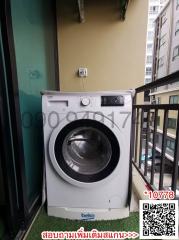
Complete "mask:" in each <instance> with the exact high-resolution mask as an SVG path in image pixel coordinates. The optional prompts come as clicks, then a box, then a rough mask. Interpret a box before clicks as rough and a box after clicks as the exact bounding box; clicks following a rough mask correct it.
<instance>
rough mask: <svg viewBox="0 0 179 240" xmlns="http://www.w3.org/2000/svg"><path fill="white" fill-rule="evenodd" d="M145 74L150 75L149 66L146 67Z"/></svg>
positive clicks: (150, 69)
mask: <svg viewBox="0 0 179 240" xmlns="http://www.w3.org/2000/svg"><path fill="white" fill-rule="evenodd" d="M145 74H146V75H151V74H152V68H151V67H146V69H145Z"/></svg>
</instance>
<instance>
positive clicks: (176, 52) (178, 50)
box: [172, 45, 179, 61]
mask: <svg viewBox="0 0 179 240" xmlns="http://www.w3.org/2000/svg"><path fill="white" fill-rule="evenodd" d="M178 56H179V45H178V46H176V47H175V48H174V49H173V58H172V61H175V58H177V57H178Z"/></svg>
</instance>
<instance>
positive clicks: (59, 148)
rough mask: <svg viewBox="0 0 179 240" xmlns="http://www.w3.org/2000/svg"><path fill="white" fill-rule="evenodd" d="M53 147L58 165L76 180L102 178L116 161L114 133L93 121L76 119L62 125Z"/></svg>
mask: <svg viewBox="0 0 179 240" xmlns="http://www.w3.org/2000/svg"><path fill="white" fill-rule="evenodd" d="M54 150H55V157H56V160H57V162H58V164H59V166H60V168H61V169H62V170H63V171H64V172H65V173H66V174H67V175H69V176H70V177H71V178H73V179H76V180H78V181H80V182H96V181H99V180H102V179H104V178H105V177H107V176H108V175H109V174H111V173H112V171H113V170H114V169H115V167H116V166H117V163H118V161H119V143H118V141H117V138H116V136H115V135H114V133H113V132H112V131H111V130H110V129H109V128H108V127H106V126H105V125H104V124H102V123H100V122H97V121H94V120H88V119H85V120H77V121H74V122H71V123H69V124H68V125H66V126H65V127H64V128H63V129H62V130H61V131H60V132H59V134H58V136H57V138H56V142H55V149H54Z"/></svg>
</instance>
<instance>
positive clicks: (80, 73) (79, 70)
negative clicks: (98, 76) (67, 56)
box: [78, 68, 88, 77]
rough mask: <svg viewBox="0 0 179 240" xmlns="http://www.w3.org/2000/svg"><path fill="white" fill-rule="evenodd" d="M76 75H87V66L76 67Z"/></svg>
mask: <svg viewBox="0 0 179 240" xmlns="http://www.w3.org/2000/svg"><path fill="white" fill-rule="evenodd" d="M78 76H79V77H87V76H88V69H87V68H79V69H78Z"/></svg>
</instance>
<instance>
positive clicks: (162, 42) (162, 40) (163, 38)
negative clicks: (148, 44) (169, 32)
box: [159, 34, 166, 47]
mask: <svg viewBox="0 0 179 240" xmlns="http://www.w3.org/2000/svg"><path fill="white" fill-rule="evenodd" d="M165 42H166V34H164V35H163V36H162V37H161V38H160V44H159V45H160V47H161V46H163V45H164V44H165Z"/></svg>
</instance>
